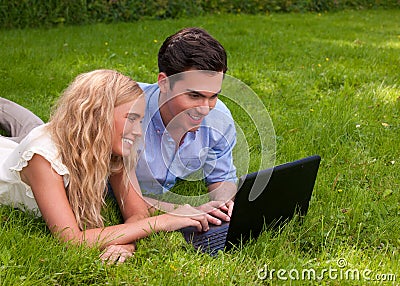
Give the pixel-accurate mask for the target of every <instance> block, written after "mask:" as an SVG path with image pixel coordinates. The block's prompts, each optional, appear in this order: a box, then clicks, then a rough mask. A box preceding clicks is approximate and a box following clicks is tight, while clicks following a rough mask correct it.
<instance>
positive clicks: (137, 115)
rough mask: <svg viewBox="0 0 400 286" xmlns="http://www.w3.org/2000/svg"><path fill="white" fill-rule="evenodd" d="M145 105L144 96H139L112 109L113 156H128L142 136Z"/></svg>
mask: <svg viewBox="0 0 400 286" xmlns="http://www.w3.org/2000/svg"><path fill="white" fill-rule="evenodd" d="M145 105H146V103H145V100H144V96H140V97H139V98H137V99H135V100H132V101H130V102H127V103H124V104H121V105H119V106H117V107H115V108H114V136H113V140H112V153H113V155H117V156H128V155H129V153H130V150H131V149H132V147H133V145H134V143H135V141H136V140H138V138H139V137H140V136H141V135H142V127H141V122H142V119H143V116H144V109H145Z"/></svg>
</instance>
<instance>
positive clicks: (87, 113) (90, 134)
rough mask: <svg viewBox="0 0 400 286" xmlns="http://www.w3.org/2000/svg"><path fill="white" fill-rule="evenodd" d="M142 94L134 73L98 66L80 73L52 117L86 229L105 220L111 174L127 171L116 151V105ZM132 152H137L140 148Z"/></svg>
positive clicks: (80, 219)
mask: <svg viewBox="0 0 400 286" xmlns="http://www.w3.org/2000/svg"><path fill="white" fill-rule="evenodd" d="M142 94H143V91H142V90H141V89H140V87H139V86H138V84H137V83H136V82H135V81H134V80H132V79H131V78H129V77H127V76H124V75H122V74H120V73H118V72H116V71H113V70H95V71H92V72H88V73H84V74H81V75H79V76H77V77H76V78H75V80H74V81H73V82H72V83H71V84H70V85H69V86H68V87H67V89H66V90H65V91H64V93H63V95H62V96H61V98H60V99H59V101H58V104H57V105H56V109H55V111H54V112H53V114H52V116H51V118H50V122H49V126H48V128H49V130H50V134H51V136H52V139H53V140H54V142H55V144H56V146H57V147H58V150H59V155H60V157H61V160H62V162H63V163H64V164H65V166H66V167H67V168H68V170H69V173H70V181H69V184H68V186H67V187H66V192H67V197H68V200H69V203H70V205H71V207H72V210H73V212H74V214H75V218H76V220H77V222H78V225H79V227H80V228H81V229H82V230H83V229H85V228H95V227H103V226H104V223H103V218H102V216H101V208H102V206H103V205H104V203H105V201H104V198H105V193H106V186H107V179H108V176H109V175H110V174H112V173H113V172H121V171H123V167H124V166H123V158H122V157H120V156H114V155H112V137H113V131H114V108H115V107H116V106H119V105H122V104H124V103H127V102H130V101H133V100H135V99H137V98H139V97H140V96H141V95H142ZM121 144H122V143H121ZM131 154H132V155H133V156H135V157H136V155H135V154H136V150H132V152H131ZM133 159H136V158H133ZM128 161H130V162H132V161H131V160H128ZM130 166H133V164H130ZM126 176H127V175H126V172H125V177H126Z"/></svg>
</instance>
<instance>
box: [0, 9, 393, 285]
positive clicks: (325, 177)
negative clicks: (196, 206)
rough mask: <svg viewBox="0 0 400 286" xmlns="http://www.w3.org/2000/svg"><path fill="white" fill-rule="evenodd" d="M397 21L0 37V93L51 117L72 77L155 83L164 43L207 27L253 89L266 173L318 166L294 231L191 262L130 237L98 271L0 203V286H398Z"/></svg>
mask: <svg viewBox="0 0 400 286" xmlns="http://www.w3.org/2000/svg"><path fill="white" fill-rule="evenodd" d="M399 19H400V10H392V11H391V10H389V11H388V10H386V11H385V10H377V11H357V12H355V11H344V12H338V13H322V14H270V15H258V16H249V15H215V16H204V17H198V18H193V19H179V20H163V21H154V20H152V21H150V20H148V21H140V22H135V23H120V24H110V25H105V24H96V25H88V26H73V27H57V28H52V29H34V30H32V29H24V30H10V31H4V30H3V31H0V43H1V46H2V49H0V96H1V97H5V98H8V99H11V100H14V101H16V102H18V103H20V104H22V105H23V106H25V107H27V108H29V109H31V110H32V111H33V112H35V113H36V114H37V115H39V116H40V117H41V118H42V119H43V120H44V121H47V120H48V118H49V113H50V108H51V106H52V104H53V103H54V101H55V99H56V98H57V97H58V96H59V95H60V92H61V91H62V90H63V89H64V88H65V87H66V86H67V84H68V83H69V82H70V81H71V80H72V79H73V78H74V77H75V76H76V75H77V74H79V73H81V72H85V71H89V70H92V69H97V68H112V69H117V70H119V71H121V72H122V73H125V74H127V75H130V76H131V77H132V78H134V79H135V80H137V81H143V82H154V81H156V78H157V71H158V70H157V62H156V58H157V57H156V56H157V51H158V48H159V46H160V45H161V43H162V41H163V39H164V38H165V37H166V36H168V35H169V34H172V33H174V32H175V31H177V30H178V29H180V28H182V27H185V26H200V27H203V28H205V29H206V30H208V31H209V32H210V33H211V34H212V35H213V36H215V37H216V38H217V39H219V40H220V42H221V43H222V44H223V45H224V46H225V48H226V49H227V51H228V57H229V59H228V60H229V62H228V64H229V71H228V74H229V75H230V76H232V77H234V78H237V79H239V80H241V81H242V82H243V83H244V84H246V85H247V86H248V87H250V88H251V89H252V90H253V91H254V92H255V94H256V95H258V98H259V99H260V100H261V101H262V102H263V104H264V106H265V109H266V110H267V112H268V114H269V116H270V117H271V120H272V122H273V126H274V129H275V136H274V142H276V160H275V164H280V163H284V162H287V161H291V160H295V159H299V158H301V157H304V156H308V155H312V154H319V155H320V156H321V157H322V161H321V167H320V170H319V174H318V178H317V181H316V185H315V190H314V194H313V197H312V200H311V203H310V208H309V212H308V214H307V216H306V217H305V220H304V222H303V223H302V224H298V223H296V221H292V222H291V223H289V225H287V226H286V227H285V228H284V229H282V230H281V231H280V232H279V233H276V232H264V233H263V234H262V235H261V237H259V239H258V240H257V241H252V242H250V243H248V244H246V245H245V246H243V247H242V248H241V249H238V250H235V251H233V252H229V253H221V254H220V255H219V256H218V257H216V258H211V257H209V256H208V255H205V254H201V253H197V252H195V251H194V250H193V249H192V248H190V247H189V246H188V245H187V244H186V243H185V242H184V240H183V238H182V236H181V235H180V234H179V233H159V234H154V235H152V236H151V237H149V238H146V239H144V240H142V241H140V242H139V243H138V250H137V252H136V253H135V255H134V257H133V258H131V259H130V260H128V261H127V262H126V263H125V264H123V265H119V266H115V265H111V266H108V265H104V264H102V263H101V262H100V261H99V259H98V254H99V251H98V250H96V249H87V248H83V247H67V246H66V245H63V244H59V243H58V242H57V240H56V239H55V238H53V237H52V236H51V235H50V233H49V231H48V229H47V228H46V225H45V224H44V222H43V221H42V220H41V219H38V218H35V217H33V216H31V215H30V214H26V213H23V212H21V211H18V210H13V209H10V208H9V207H0V223H1V230H0V249H1V251H0V284H1V285H78V284H79V285H89V284H92V285H106V284H108V285H132V284H138V285H154V284H161V285H164V284H168V285H169V284H175V285H182V284H183V285H188V284H189V285H196V284H204V285H257V284H269V283H271V284H273V285H276V284H277V285H281V284H284V285H292V284H293V285H302V284H315V285H321V284H322V285H365V284H380V285H396V284H397V283H399V282H398V281H399V279H400V277H399V275H400V271H399V269H400V255H399V251H400V230H399V226H400V194H399V182H400V176H399V173H400V148H399V146H400V124H399V119H400V118H399V116H400V78H399V74H400V22H399ZM222 99H223V98H222ZM227 104H228V105H229V106H231V109H232V112H233V114H234V117H235V120H236V121H237V122H238V124H239V126H242V128H243V130H244V134H245V136H247V137H249V138H248V140H249V150H250V157H251V158H252V160H251V161H253V159H257V158H258V157H259V156H260V154H261V153H262V152H263V149H262V148H260V142H259V141H257V140H256V139H254V138H256V137H254V136H253V132H254V128H251V127H249V128H244V127H243V126H244V125H245V123H246V122H247V121H246V120H248V118H247V117H246V116H245V114H244V112H243V111H242V109H240V108H239V107H238V106H236V105H233V104H230V102H229V101H228V100H227ZM260 108H264V107H262V106H261V105H260ZM250 115H251V112H250ZM247 137H246V138H247ZM235 152H236V153H235V154H236V155H235V156H238V157H239V156H240V154H241V153H242V151H241V150H235ZM236 159H237V158H236V157H235V160H236ZM256 168H257V164H250V166H249V168H248V169H249V170H251V171H254V170H255V169H256ZM105 213H106V214H105V215H106V217H107V218H108V222H109V223H114V222H116V221H118V213H116V212H115V209H114V208H112V207H109V208H108V209H106V210H105ZM272 270H274V271H272ZM312 271H315V277H314V276H313V273H312ZM296 273H299V275H298V276H296V275H297V274H296ZM302 273H306V274H307V273H308V274H309V275H305V276H304V275H303V276H304V277H302ZM310 273H311V274H310ZM266 274H268V275H266ZM357 274H359V276H358V275H357ZM285 278H286V280H284V279H285ZM314 278H315V279H314ZM394 280H396V281H394Z"/></svg>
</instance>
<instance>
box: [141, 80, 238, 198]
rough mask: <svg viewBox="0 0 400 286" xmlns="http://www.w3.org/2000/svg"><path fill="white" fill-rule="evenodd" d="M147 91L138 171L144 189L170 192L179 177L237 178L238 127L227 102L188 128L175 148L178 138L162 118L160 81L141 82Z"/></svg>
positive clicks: (208, 181) (199, 178)
mask: <svg viewBox="0 0 400 286" xmlns="http://www.w3.org/2000/svg"><path fill="white" fill-rule="evenodd" d="M139 85H140V87H141V88H142V89H143V91H144V92H145V94H146V110H145V116H144V118H143V124H142V128H143V142H142V145H141V146H140V147H139V158H138V164H137V167H136V175H137V178H138V181H139V185H140V188H141V190H142V192H143V193H152V194H161V193H164V192H167V191H168V190H169V189H170V188H172V186H173V185H174V184H175V182H176V180H177V179H178V178H179V179H184V180H201V179H204V180H205V182H206V183H207V185H209V184H212V183H216V182H222V181H231V182H236V180H237V178H236V168H235V166H234V165H233V158H232V149H233V147H234V145H235V143H236V129H235V124H234V121H233V119H232V115H231V113H230V111H229V109H228V108H227V107H226V106H225V104H224V103H223V102H222V101H220V100H217V104H216V105H215V107H214V109H212V110H211V111H210V112H209V114H208V115H207V116H206V117H205V118H204V120H203V122H202V123H201V125H200V128H199V129H198V130H197V131H194V132H188V133H187V135H186V136H185V138H184V141H183V143H182V144H181V145H180V146H179V148H178V149H177V150H176V142H175V141H174V139H173V138H172V137H171V136H170V135H169V134H168V131H167V130H166V128H165V126H164V123H163V121H162V119H161V115H160V111H159V106H158V100H159V95H160V90H159V88H158V84H145V83H140V84H139Z"/></svg>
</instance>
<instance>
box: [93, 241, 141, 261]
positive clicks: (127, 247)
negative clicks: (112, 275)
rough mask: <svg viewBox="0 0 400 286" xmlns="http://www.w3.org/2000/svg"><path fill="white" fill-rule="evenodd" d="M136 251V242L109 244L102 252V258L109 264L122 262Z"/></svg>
mask: <svg viewBox="0 0 400 286" xmlns="http://www.w3.org/2000/svg"><path fill="white" fill-rule="evenodd" d="M134 251H135V244H122V245H121V244H116V245H109V246H107V247H106V248H104V250H103V252H102V253H101V254H100V259H101V260H102V261H103V262H107V264H114V263H117V264H120V263H123V262H125V260H127V259H128V258H129V257H131V256H132V255H133V252H134Z"/></svg>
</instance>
